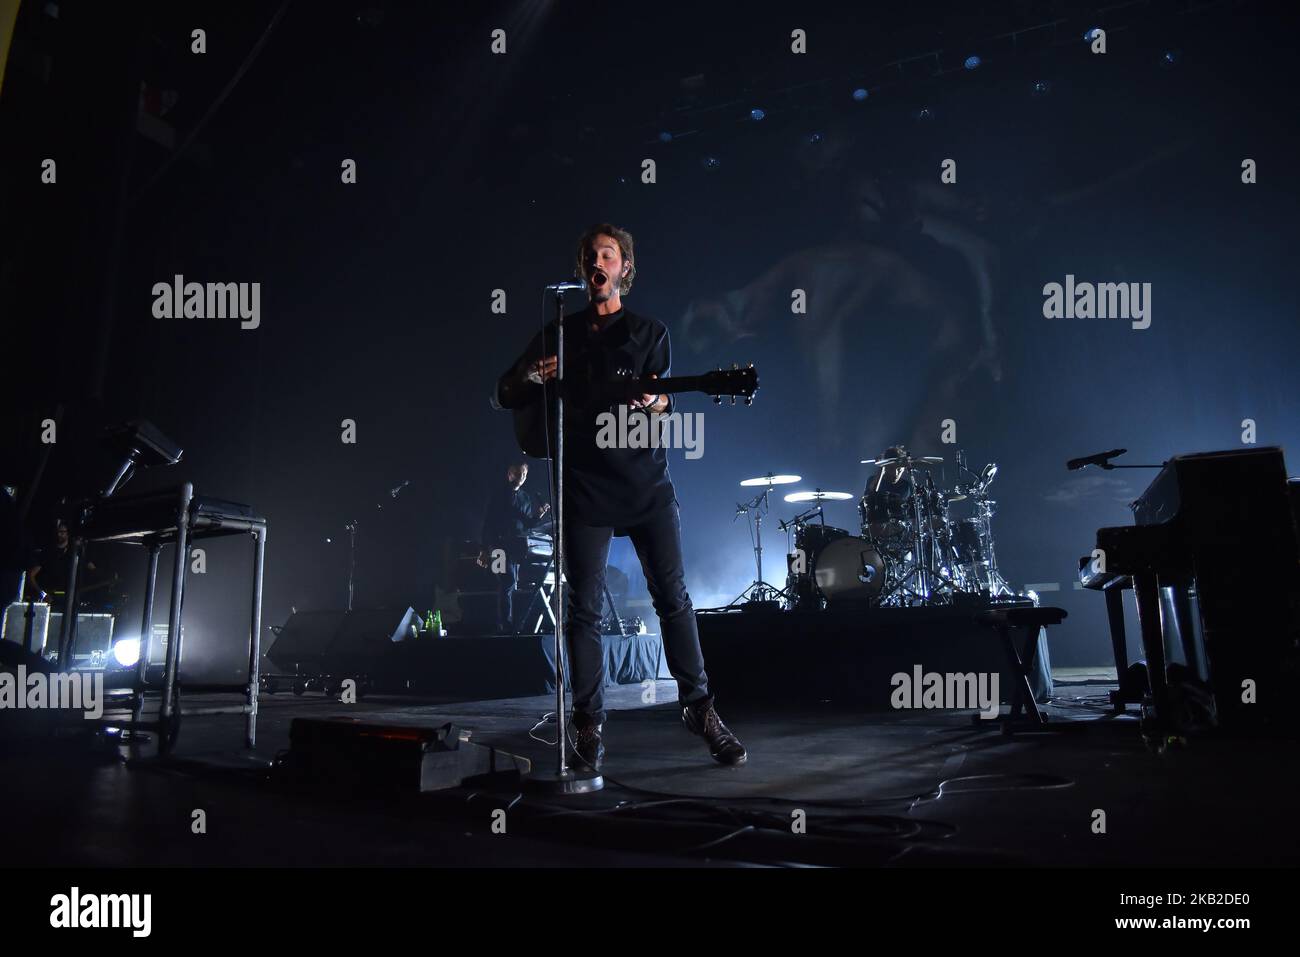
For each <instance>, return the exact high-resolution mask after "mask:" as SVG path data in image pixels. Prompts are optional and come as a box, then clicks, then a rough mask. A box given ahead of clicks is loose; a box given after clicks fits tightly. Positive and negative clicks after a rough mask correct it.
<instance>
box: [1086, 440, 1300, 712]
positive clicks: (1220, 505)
mask: <svg viewBox="0 0 1300 957" xmlns="http://www.w3.org/2000/svg"><path fill="white" fill-rule="evenodd" d="M1293 494H1294V489H1293V488H1289V487H1288V482H1287V475H1286V464H1285V461H1284V459H1283V455H1282V450H1281V449H1280V448H1273V447H1270V448H1259V449H1242V450H1233V451H1226V452H1206V453H1199V454H1195V455H1178V456H1175V457H1174V458H1172V459H1170V460H1169V461H1168V462H1167V463H1165V465H1164V466H1163V467H1162V468H1161V470H1160V472H1159V474H1158V475H1157V476H1156V477H1155V479H1154V481H1152V482H1151V484H1150V486H1149V487H1148V488H1147V490H1146V491H1145V492H1143V493H1142V495H1141V496H1140V497H1139V498H1138V499H1137V500H1136V501H1135V502H1133V503H1132V506H1131V508H1132V510H1133V519H1134V524H1133V525H1132V526H1121V527H1116V528H1101V529H1098V530H1097V549H1096V551H1095V552H1094V553H1093V554H1091V555H1085V556H1084V557H1083V558H1081V559H1080V560H1079V578H1080V581H1081V582H1082V584H1083V586H1084V587H1085V588H1090V589H1094V590H1097V591H1101V592H1103V593H1104V594H1105V595H1106V603H1107V611H1108V614H1109V618H1110V627H1111V641H1112V643H1113V646H1114V653H1115V665H1116V669H1117V671H1118V673H1119V675H1120V676H1121V681H1123V678H1124V675H1125V672H1126V671H1127V670H1128V667H1129V663H1128V660H1127V649H1126V638H1125V633H1124V610H1123V598H1122V596H1123V592H1124V590H1126V589H1130V588H1131V589H1132V590H1133V593H1134V595H1135V598H1136V604H1137V616H1138V624H1139V628H1140V631H1141V637H1142V648H1143V652H1144V654H1145V657H1146V665H1147V668H1146V671H1147V687H1146V688H1145V689H1142V690H1143V692H1144V693H1141V694H1139V695H1138V696H1131V695H1128V694H1126V693H1125V690H1124V688H1123V685H1122V690H1121V692H1120V693H1118V694H1117V695H1116V696H1115V699H1116V701H1115V703H1116V705H1117V706H1121V707H1122V705H1123V704H1124V703H1125V702H1126V701H1131V700H1135V699H1138V698H1140V700H1141V702H1142V704H1143V708H1144V715H1145V717H1147V718H1148V719H1149V720H1150V721H1151V722H1152V723H1153V724H1154V726H1156V727H1158V728H1163V729H1169V730H1173V731H1179V730H1197V729H1203V728H1210V727H1224V728H1230V729H1239V730H1264V729H1266V728H1281V727H1285V726H1286V725H1290V726H1292V727H1294V725H1295V722H1296V718H1297V715H1296V714H1295V713H1294V711H1293V708H1294V707H1295V704H1296V699H1297V695H1296V688H1295V685H1296V682H1297V680H1298V675H1297V647H1298V644H1297V642H1298V640H1300V548H1298V547H1297V530H1296V519H1295V512H1294V510H1293V508H1294V504H1293V501H1292V496H1293Z"/></svg>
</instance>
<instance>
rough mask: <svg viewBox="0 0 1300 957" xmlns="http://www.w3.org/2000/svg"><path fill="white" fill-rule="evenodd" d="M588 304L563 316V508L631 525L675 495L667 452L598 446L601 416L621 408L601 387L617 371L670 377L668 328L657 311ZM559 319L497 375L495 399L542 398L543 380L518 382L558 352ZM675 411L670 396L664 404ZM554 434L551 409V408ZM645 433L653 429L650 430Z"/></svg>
mask: <svg viewBox="0 0 1300 957" xmlns="http://www.w3.org/2000/svg"><path fill="white" fill-rule="evenodd" d="M594 318H596V314H595V312H594V310H593V309H592V308H591V306H588V307H587V308H585V309H583V310H582V311H580V312H576V313H573V314H572V315H567V316H565V318H564V378H565V406H564V424H565V428H564V436H565V439H564V441H565V445H564V463H565V470H564V473H565V474H564V482H565V485H564V488H565V496H564V508H565V520H566V521H577V522H578V523H579V524H582V525H591V526H610V527H613V528H616V529H618V528H626V527H628V526H631V525H636V524H638V523H640V522H642V521H644V520H645V519H647V518H649V517H650V516H651V515H652V514H654V512H655V511H656V510H658V509H660V508H665V507H667V506H669V505H671V504H672V503H673V502H675V501H676V499H677V495H676V491H675V490H674V489H673V484H672V479H671V477H670V476H669V474H668V456H667V453H666V451H665V450H664V449H663V448H662V446H661V447H658V448H654V447H649V448H600V447H599V446H598V445H597V443H596V436H597V434H598V433H599V431H600V428H599V423H598V421H597V417H598V416H599V415H600V413H602V412H611V411H612V412H615V413H617V411H618V410H617V406H616V405H613V406H611V405H610V404H609V395H608V392H607V391H605V389H604V388H602V387H605V386H607V385H608V384H609V383H612V382H614V381H616V379H617V377H618V375H619V373H624V374H626V375H630V376H635V377H639V376H648V375H651V374H654V375H657V376H659V377H660V378H665V377H667V376H668V375H669V372H670V369H671V365H672V348H671V344H670V342H669V338H668V328H667V327H666V326H665V325H664V324H663V323H662V322H659V321H658V320H656V319H650V318H647V317H645V316H640V315H637V314H636V313H634V312H631V311H630V310H628V309H627V308H623V309H621V310H619V311H618V312H616V313H614V314H612V315H611V316H605V317H599V318H600V320H601V329H600V330H599V331H598V332H593V331H592V329H591V324H592V321H593V319H594ZM555 346H556V336H555V323H554V322H552V323H551V324H550V325H548V326H547V327H546V329H545V330H544V332H539V333H537V335H535V336H534V337H533V340H532V341H531V342H530V343H529V344H528V348H527V349H525V350H524V352H523V354H522V355H521V356H520V357H519V358H518V359H517V360H516V361H515V362H514V363H513V364H512V365H511V366H510V368H509V369H507V370H506V372H505V373H503V374H502V376H501V378H500V379H499V380H498V382H497V401H498V403H499V404H500V405H501V406H502V407H504V408H507V409H518V408H521V407H523V406H525V405H528V404H530V403H535V402H540V400H541V394H542V387H541V386H538V385H535V384H532V383H528V384H525V385H523V386H520V385H518V377H519V375H520V373H521V372H522V371H523V370H524V369H525V368H526V367H527V366H528V365H529V364H530V363H532V362H534V361H536V360H537V359H539V358H542V357H543V356H550V355H554V354H555V352H556V348H555ZM663 411H664V413H665V414H667V413H670V412H671V411H672V399H671V397H669V401H668V405H667V407H666V408H665V409H664V410H663ZM640 415H644V413H642V412H632V413H629V416H630V417H631V416H640ZM551 423H552V425H551V428H552V435H553V434H554V416H553V414H552V416H551ZM647 434H648V432H647Z"/></svg>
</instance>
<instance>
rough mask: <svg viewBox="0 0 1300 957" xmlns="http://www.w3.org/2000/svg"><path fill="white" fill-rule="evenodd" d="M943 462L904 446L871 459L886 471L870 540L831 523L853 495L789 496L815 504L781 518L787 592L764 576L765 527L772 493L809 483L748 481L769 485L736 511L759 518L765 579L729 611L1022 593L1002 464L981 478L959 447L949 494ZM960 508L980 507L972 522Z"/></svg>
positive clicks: (869, 522)
mask: <svg viewBox="0 0 1300 957" xmlns="http://www.w3.org/2000/svg"><path fill="white" fill-rule="evenodd" d="M943 462H944V460H943V458H942V457H940V456H934V455H926V456H917V455H912V454H911V453H909V452H908V451H907V450H906V449H904V448H902V447H901V446H897V447H894V448H891V449H889V450H888V454H886V455H882V456H880V457H879V458H874V459H863V460H861V464H864V465H870V466H872V467H873V468H875V469H877V470H878V472H877V473H876V474H875V475H873V476H872V477H871V478H870V479H868V481H867V484H866V487H865V489H864V490H863V494H862V496H861V498H860V499H859V501H858V511H859V518H860V522H861V524H860V529H859V532H860V534H858V533H853V532H850V531H849V530H847V529H843V528H836V527H834V526H830V525H827V524H826V518H825V513H824V510H823V506H824V504H825V503H826V502H838V501H846V500H848V499H851V498H852V497H853V496H852V495H850V494H849V493H847V492H834V491H826V490H824V489H821V488H817V489H813V490H804V491H797V492H790V493H788V494H786V495H785V496H783V499H784V501H786V502H788V503H790V504H795V505H809V506H810V507H809V508H807V509H806V510H805V511H803V512H801V513H799V514H797V515H795V516H794V517H793V518H789V519H785V520H782V521H780V522H779V528H780V529H781V531H783V532H785V533H786V536H787V539H786V544H787V547H786V566H787V567H786V571H787V575H786V587H785V588H784V589H782V590H778V589H777V588H776V587H775V586H773V585H770V584H768V583H767V582H766V581H765V580H764V579H763V564H762V522H763V517H764V516H765V515H766V514H767V511H768V509H769V506H770V501H771V498H770V496H771V490H772V489H773V488H774V487H775V486H777V485H788V484H792V483H794V482H798V481H800V478H799V476H796V475H774V474H771V473H769V474H768V475H766V476H762V477H759V478H753V479H745V480H744V481H743V482H742V483H741V484H742V485H743V486H746V487H756V488H761V489H762V491H760V492H759V493H758V494H757V495H756V496H755V498H754V499H752V500H751V501H749V502H746V503H741V504H738V505H737V507H736V517H739V516H741V515H747V516H752V518H751V521H752V523H753V529H752V532H751V535H752V538H753V540H754V556H755V568H756V571H757V578H756V579H755V581H754V582H752V583H751V584H750V585H749V587H748V588H746V589H745V591H744V592H742V593H741V594H740V595H739V596H738V597H737V598H736V599H735V600H734V601H733V602H732V603H731V604H730V605H728V606H725V607H728V608H731V607H735V606H737V605H752V604H753V603H755V602H763V603H764V604H769V605H775V604H777V603H779V602H784V603H785V607H786V608H787V609H796V610H807V609H821V608H823V607H825V606H826V605H829V604H837V603H845V602H847V603H853V602H861V603H866V604H870V605H874V606H890V607H908V606H915V605H939V604H944V605H946V604H951V603H953V602H954V601H956V600H958V599H971V598H976V599H980V600H989V599H992V600H997V599H1001V598H1007V597H1014V593H1013V592H1012V590H1011V588H1010V586H1009V585H1008V584H1007V582H1006V581H1005V579H1003V578H1002V576H1001V574H1000V573H999V572H998V568H997V560H996V557H995V551H994V543H993V533H992V519H993V515H994V513H995V509H996V504H997V503H996V502H994V501H993V500H992V499H991V498H990V497H989V486H990V485H991V484H992V482H993V480H994V479H995V478H996V476H997V474H998V466H997V464H996V463H989V464H987V465H985V466H984V468H983V469H982V470H980V471H979V472H975V471H974V470H972V469H970V468H969V467H968V466H967V464H966V459H965V456H964V454H963V453H962V452H960V451H958V452H957V455H956V463H957V469H958V476H957V478H958V481H957V483H956V484H955V485H953V486H952V487H951V488H947V487H943V486H941V485H940V484H938V483H936V479H935V475H934V469H933V467H934V466H936V465H942V464H943ZM959 502H961V503H969V504H968V505H965V506H964V507H963V511H966V510H967V509H969V510H971V512H973V514H972V515H970V517H965V516H963V517H961V518H956V517H954V516H953V515H952V514H951V506H952V505H954V504H956V503H959ZM792 540H793V547H791V543H792Z"/></svg>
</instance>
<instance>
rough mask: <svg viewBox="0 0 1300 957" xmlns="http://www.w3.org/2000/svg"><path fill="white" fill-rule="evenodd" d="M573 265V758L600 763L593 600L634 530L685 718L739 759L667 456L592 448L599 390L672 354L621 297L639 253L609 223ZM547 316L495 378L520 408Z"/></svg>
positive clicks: (539, 375) (569, 412)
mask: <svg viewBox="0 0 1300 957" xmlns="http://www.w3.org/2000/svg"><path fill="white" fill-rule="evenodd" d="M577 268H578V271H579V274H580V275H581V277H582V278H583V280H585V282H586V285H587V295H588V299H589V303H588V305H587V307H586V308H585V309H583V310H581V311H579V312H575V313H573V314H572V315H567V316H565V320H564V333H565V340H564V350H565V351H564V378H565V411H564V424H565V429H564V436H565V439H564V441H565V445H564V466H565V468H564V492H565V496H564V510H563V518H564V535H565V574H566V577H567V579H568V582H569V589H570V603H569V614H568V618H567V620H566V628H567V632H568V638H569V661H570V667H571V671H572V675H571V678H572V682H573V725H574V729H575V731H576V740H575V749H576V751H577V755H578V758H579V759H580V760H581V761H582V763H584V764H586V765H588V766H589V767H591V768H599V767H600V765H601V761H602V760H603V758H604V754H605V748H604V745H603V744H602V743H601V732H602V728H603V725H604V722H605V706H604V689H605V658H604V653H603V650H602V646H601V638H600V613H601V598H602V595H603V587H604V582H605V567H606V565H607V563H608V558H609V545H610V539H611V537H612V536H613V535H616V534H617V535H626V536H628V537H629V538H631V540H632V545H633V546H634V547H635V548H636V553H637V556H638V557H639V558H640V560H641V565H642V568H643V569H644V570H645V577H646V584H647V586H648V588H649V591H650V598H651V600H652V601H653V603H654V609H655V613H656V614H657V615H658V616H659V625H660V628H659V631H660V634H661V636H662V638H663V645H664V655H665V658H666V659H667V662H668V669H669V671H671V672H672V675H673V677H674V678H675V679H677V689H678V700H679V702H680V703H681V705H682V722H683V724H685V726H686V728H687V730H689V731H690V732H692V733H693V734H697V735H699V736H700V737H702V738H703V739H704V740H705V742H706V743H707V744H708V747H709V752H710V754H712V756H713V758H714V759H715V760H716V761H718V762H719V763H721V764H727V765H738V764H743V763H744V762H745V759H746V757H747V754H746V751H745V746H744V745H743V744H741V743H740V739H739V738H737V737H736V736H735V735H734V734H732V733H731V731H730V730H728V729H727V726H726V725H724V724H723V723H722V720H721V719H720V718H719V717H718V712H717V711H716V710H715V708H714V706H713V695H712V694H711V692H710V689H709V679H708V675H707V674H706V673H705V670H704V656H703V654H702V653H701V651H700V636H699V632H698V631H697V629H696V624H695V609H694V607H693V606H692V605H691V598H690V595H689V594H687V592H686V576H685V572H684V570H683V568H682V542H681V524H680V520H679V517H678V507H677V493H676V491H675V490H674V489H673V483H672V480H671V479H670V478H669V475H668V459H667V455H666V454H665V451H664V449H662V448H659V447H658V445H659V443H651V445H653V446H655V447H652V448H621V447H615V448H600V447H599V445H598V444H597V442H596V435H597V432H598V428H597V416H598V415H599V414H600V413H602V412H608V411H611V408H610V406H609V403H608V398H609V397H608V395H607V394H606V393H605V392H604V390H603V389H602V388H601V387H602V386H603V385H605V384H608V383H610V382H613V381H615V379H616V378H617V377H618V376H619V375H620V374H622V375H630V376H633V377H645V376H655V377H660V376H666V375H667V374H668V370H669V364H670V349H669V342H668V330H667V328H666V327H665V326H664V324H663V323H661V322H659V321H657V320H655V319H650V318H647V317H645V316H641V315H638V314H636V313H634V312H632V311H630V310H628V309H626V308H625V307H624V306H623V300H622V297H623V296H624V295H626V294H627V293H628V292H629V291H630V290H631V288H632V280H633V278H634V277H635V276H636V259H635V255H634V252H633V244H632V236H631V234H630V233H628V232H627V230H625V229H620V228H619V227H617V226H614V225H611V224H609V223H600V224H598V225H595V226H592V227H591V228H589V229H588V230H587V231H586V232H585V233H584V234H583V235H582V237H581V238H580V239H579V240H578V249H577ZM555 347H556V341H555V324H554V323H553V322H552V323H551V325H550V326H548V327H547V329H546V330H545V331H544V332H540V333H538V334H537V335H536V336H534V338H533V341H532V342H531V343H529V345H528V348H527V349H525V350H524V352H523V354H522V355H521V356H520V357H519V359H518V360H517V361H516V362H515V363H514V364H513V365H512V366H511V367H510V368H509V369H508V370H507V371H506V372H505V373H504V374H503V375H502V376H501V378H500V379H499V380H498V382H497V402H498V404H499V405H501V406H502V407H504V408H507V409H518V408H522V407H524V406H527V405H529V404H530V403H534V402H538V403H540V402H541V401H542V393H543V389H542V386H543V383H545V382H547V381H549V380H552V379H554V378H555V377H556V375H557V366H558V359H557V357H556V354H555V352H556V348H555ZM629 399H630V401H628V403H627V404H628V406H629V408H630V409H632V410H643V411H637V412H636V413H635V414H638V415H644V414H645V413H655V412H669V411H671V409H672V398H671V396H668V395H651V394H642V395H636V396H631V397H629Z"/></svg>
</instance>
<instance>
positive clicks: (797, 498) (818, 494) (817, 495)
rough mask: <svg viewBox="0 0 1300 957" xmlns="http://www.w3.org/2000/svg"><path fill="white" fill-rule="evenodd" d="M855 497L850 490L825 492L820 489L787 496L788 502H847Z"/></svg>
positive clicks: (792, 493)
mask: <svg viewBox="0 0 1300 957" xmlns="http://www.w3.org/2000/svg"><path fill="white" fill-rule="evenodd" d="M851 498H853V496H852V495H850V494H849V493H848V492H823V491H822V490H821V489H818V490H817V491H815V492H791V493H790V494H789V495H787V496H786V497H785V500H786V501H787V502H792V503H796V504H797V503H799V502H845V501H848V500H849V499H851Z"/></svg>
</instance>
